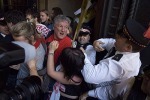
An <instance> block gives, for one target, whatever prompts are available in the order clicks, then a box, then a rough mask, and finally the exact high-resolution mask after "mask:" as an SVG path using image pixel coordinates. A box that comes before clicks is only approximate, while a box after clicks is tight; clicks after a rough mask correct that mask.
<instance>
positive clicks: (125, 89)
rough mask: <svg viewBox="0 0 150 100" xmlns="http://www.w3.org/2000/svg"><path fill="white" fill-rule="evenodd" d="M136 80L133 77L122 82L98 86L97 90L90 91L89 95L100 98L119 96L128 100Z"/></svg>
mask: <svg viewBox="0 0 150 100" xmlns="http://www.w3.org/2000/svg"><path fill="white" fill-rule="evenodd" d="M134 81H135V78H134V77H131V78H129V79H127V80H122V82H121V83H119V84H115V85H110V86H105V87H98V88H96V89H95V90H91V91H89V92H88V96H90V97H94V98H98V99H100V100H116V99H117V97H120V98H122V99H123V100H126V99H127V97H128V95H129V93H130V90H131V88H132V86H133V84H134ZM117 100H118V99H117Z"/></svg>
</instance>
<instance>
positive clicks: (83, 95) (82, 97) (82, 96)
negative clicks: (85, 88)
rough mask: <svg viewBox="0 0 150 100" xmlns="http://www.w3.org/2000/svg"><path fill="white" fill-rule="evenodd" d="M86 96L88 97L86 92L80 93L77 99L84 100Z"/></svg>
mask: <svg viewBox="0 0 150 100" xmlns="http://www.w3.org/2000/svg"><path fill="white" fill-rule="evenodd" d="M87 97H88V92H86V93H84V94H82V95H81V96H80V97H79V100H86V98H87Z"/></svg>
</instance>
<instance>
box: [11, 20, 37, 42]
mask: <svg viewBox="0 0 150 100" xmlns="http://www.w3.org/2000/svg"><path fill="white" fill-rule="evenodd" d="M35 30H36V26H35V24H34V23H31V22H26V21H22V22H19V23H17V24H15V25H14V26H12V28H11V30H10V32H11V33H12V35H13V36H15V37H19V36H24V37H25V38H26V39H28V40H29V43H30V44H32V42H33V41H35V39H36V31H35ZM32 36H34V39H33V38H32Z"/></svg>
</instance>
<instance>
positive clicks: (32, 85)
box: [0, 42, 43, 100]
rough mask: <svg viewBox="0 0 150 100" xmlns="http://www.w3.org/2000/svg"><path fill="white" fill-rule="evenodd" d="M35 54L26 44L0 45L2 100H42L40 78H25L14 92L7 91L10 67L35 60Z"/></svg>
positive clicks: (0, 95)
mask: <svg viewBox="0 0 150 100" xmlns="http://www.w3.org/2000/svg"><path fill="white" fill-rule="evenodd" d="M34 52H35V48H34V47H32V46H31V45H30V44H27V43H24V42H11V43H10V42H9V43H0V100H42V98H43V93H42V89H41V79H40V78H39V77H38V76H29V77H27V78H25V79H24V80H23V82H22V83H21V84H20V85H18V86H16V87H15V88H14V89H12V90H6V89H5V87H6V81H7V78H8V75H9V73H8V70H9V66H10V65H14V64H20V63H23V62H27V61H29V60H31V59H33V58H34V57H35V54H34ZM31 54H32V55H31ZM16 55H17V56H16Z"/></svg>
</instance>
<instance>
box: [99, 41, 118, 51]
mask: <svg viewBox="0 0 150 100" xmlns="http://www.w3.org/2000/svg"><path fill="white" fill-rule="evenodd" d="M97 41H101V42H103V43H104V44H101V47H102V48H104V49H106V50H107V51H109V50H110V49H111V48H112V47H114V43H115V42H116V40H115V39H113V38H101V39H98V40H97Z"/></svg>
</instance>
